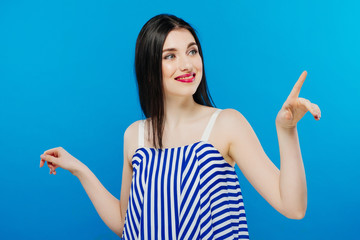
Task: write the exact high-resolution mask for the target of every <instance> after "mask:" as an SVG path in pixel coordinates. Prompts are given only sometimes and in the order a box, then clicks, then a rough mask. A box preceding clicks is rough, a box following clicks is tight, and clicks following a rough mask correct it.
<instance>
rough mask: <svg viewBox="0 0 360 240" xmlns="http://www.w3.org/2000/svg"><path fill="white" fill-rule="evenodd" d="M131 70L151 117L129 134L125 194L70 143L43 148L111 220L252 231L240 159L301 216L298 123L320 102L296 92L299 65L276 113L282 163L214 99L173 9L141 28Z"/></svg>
mask: <svg viewBox="0 0 360 240" xmlns="http://www.w3.org/2000/svg"><path fill="white" fill-rule="evenodd" d="M135 54H136V56H135V68H136V77H137V82H138V89H139V97H140V103H141V107H142V110H143V112H144V114H145V116H146V119H145V120H140V121H136V122H134V123H133V124H131V125H130V126H129V127H128V128H127V130H126V131H125V134H124V167H123V177H122V187H121V199H120V201H119V200H118V199H116V198H115V197H114V196H112V195H111V194H110V193H109V192H108V191H107V190H106V189H105V188H104V187H103V186H102V184H101V183H100V182H99V180H98V179H97V178H96V177H95V175H94V174H93V173H92V172H91V171H90V170H89V169H88V168H87V167H86V166H85V165H84V164H83V163H81V162H80V161H79V160H77V159H75V158H74V157H72V156H71V155H70V154H69V153H68V152H66V151H65V150H64V149H62V148H61V147H60V148H54V149H50V150H47V151H45V152H44V154H42V155H41V161H40V167H42V166H43V165H44V163H45V161H46V162H47V164H48V167H49V168H50V174H56V168H57V167H61V168H63V169H67V170H69V171H70V172H71V173H72V174H74V175H75V176H77V177H78V178H79V180H80V182H81V184H82V185H83V187H84V189H85V190H86V192H87V194H88V195H89V197H90V199H91V201H92V203H93V204H94V206H95V208H96V210H97V212H98V213H99V215H100V217H101V218H102V219H103V221H104V222H105V223H106V224H107V226H108V227H109V228H110V229H111V230H112V231H114V232H115V233H116V234H118V235H119V236H123V238H124V239H137V238H140V237H141V238H142V237H145V238H150V239H170V238H179V239H195V238H201V239H208V238H213V239H226V238H229V239H233V238H243V239H248V238H249V234H248V228H247V222H246V215H245V209H244V204H243V199H242V195H241V190H240V186H239V182H238V179H237V176H236V173H235V171H234V166H235V164H237V165H238V166H239V168H240V169H241V171H242V172H243V174H244V175H245V177H246V178H247V179H248V180H249V182H250V183H251V184H252V185H253V186H254V187H255V189H256V190H257V191H258V192H259V193H260V194H261V195H262V196H263V197H264V198H265V199H266V200H267V201H268V202H269V203H270V204H271V205H272V206H273V207H274V208H275V209H276V210H277V211H279V212H280V213H281V214H283V215H284V216H286V217H288V218H292V219H301V218H303V217H304V215H305V212H306V205H307V189H306V179H305V171H304V166H303V162H302V158H301V152H300V147H299V140H298V136H297V128H296V124H297V122H298V121H299V120H300V119H301V118H302V117H303V116H304V114H305V113H306V112H307V111H310V113H311V114H313V116H314V117H315V119H316V120H319V119H320V115H321V114H320V109H319V107H318V106H317V105H316V104H313V103H311V102H310V101H309V100H306V99H304V98H299V97H298V95H299V92H300V89H301V86H302V84H303V82H304V80H305V78H306V72H303V73H302V74H301V76H300V78H299V80H298V81H297V83H296V84H295V86H294V88H293V90H292V91H291V93H290V95H289V97H288V98H287V100H286V101H285V103H284V105H283V106H282V108H281V110H280V111H279V113H278V115H277V117H276V129H277V133H278V138H279V146H280V156H281V171H279V169H278V168H277V167H276V166H275V165H274V164H273V163H272V162H271V160H270V159H269V158H268V157H267V155H266V154H265V152H264V150H263V149H262V147H261V145H260V142H259V140H258V138H257V137H256V135H255V133H254V131H253V129H252V128H251V126H250V124H249V123H248V122H247V120H246V119H245V117H244V116H243V115H242V114H241V113H239V112H238V111H236V110H233V109H225V110H222V111H221V110H220V109H216V108H214V107H213V104H212V100H211V97H210V94H209V93H208V90H207V85H206V78H205V73H204V65H203V55H202V50H201V46H200V42H199V40H198V38H197V36H196V33H195V31H194V30H193V28H192V27H191V26H190V25H189V24H188V23H186V22H185V21H183V20H182V19H179V18H177V17H175V16H173V15H165V14H162V15H158V16H155V17H153V18H152V19H150V20H149V21H148V22H147V23H146V24H145V25H144V26H143V28H142V29H141V31H140V33H139V36H138V39H137V43H136V53H135Z"/></svg>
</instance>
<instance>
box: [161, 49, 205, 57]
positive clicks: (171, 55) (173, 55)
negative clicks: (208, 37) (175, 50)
mask: <svg viewBox="0 0 360 240" xmlns="http://www.w3.org/2000/svg"><path fill="white" fill-rule="evenodd" d="M191 52H194V54H192V56H194V55H195V54H197V53H198V50H196V49H192V50H190V51H189V54H190V53H191ZM170 57H175V54H168V55H166V56H165V57H164V59H172V58H170Z"/></svg>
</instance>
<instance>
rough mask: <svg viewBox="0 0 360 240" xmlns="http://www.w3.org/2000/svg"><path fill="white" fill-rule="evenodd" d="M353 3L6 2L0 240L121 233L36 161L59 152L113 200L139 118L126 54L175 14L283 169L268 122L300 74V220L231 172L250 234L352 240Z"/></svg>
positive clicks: (216, 88) (65, 179)
mask: <svg viewBox="0 0 360 240" xmlns="http://www.w3.org/2000/svg"><path fill="white" fill-rule="evenodd" d="M359 10H360V4H359V3H358V2H357V1H310V0H305V1H304V0H303V1H261V2H259V1H243V0H232V1H174V2H169V1H133V2H132V3H129V2H128V1H126V2H125V1H115V0H112V1H90V0H88V1H73V0H66V1H65V0H64V1H46V0H43V1H40V0H34V1H20V0H19V1H16V0H14V1H5V0H2V1H1V2H0V81H1V86H0V107H1V110H0V114H1V115H0V159H1V167H0V184H1V185H0V191H1V200H0V201H1V204H0V216H1V217H0V238H1V239H53V240H55V239H65V238H66V239H94V240H95V239H97V240H100V239H118V238H117V236H116V235H115V234H114V233H112V232H111V230H109V229H108V228H107V226H106V225H105V224H104V223H103V222H102V220H101V219H100V217H99V216H98V214H97V212H96V210H95V208H94V207H93V205H92V203H91V202H90V200H89V198H88V196H87V195H86V193H85V191H84V189H83V188H82V186H81V184H80V182H79V181H78V180H77V179H76V177H74V176H73V175H72V174H71V173H69V172H67V171H65V170H62V169H58V170H57V172H58V173H57V175H56V176H54V175H49V171H48V169H47V167H44V168H41V169H40V168H39V161H40V157H39V156H40V154H42V153H43V152H44V151H45V150H47V149H49V148H54V147H58V146H62V147H64V148H65V149H66V150H67V151H69V152H70V153H71V154H72V155H73V156H75V157H76V158H78V159H80V160H81V161H82V162H84V163H85V164H86V165H87V166H88V167H89V168H90V169H91V170H92V171H93V172H94V173H95V175H96V176H97V177H98V178H99V180H100V181H101V182H102V184H103V185H104V186H105V187H106V188H107V189H108V190H109V191H110V192H111V193H112V194H113V195H114V196H116V197H117V198H119V196H120V188H121V174H122V166H123V155H122V154H123V133H124V131H125V129H126V128H127V126H128V125H130V124H131V123H132V122H134V121H136V120H138V119H140V118H142V114H141V110H140V106H139V101H138V96H137V89H136V84H135V77H134V69H133V62H134V48H135V41H136V37H137V34H138V33H139V31H140V29H141V27H142V25H143V24H144V23H145V22H146V21H147V20H148V19H150V18H151V17H152V16H154V15H156V14H159V13H172V14H175V15H177V16H179V17H181V18H183V19H185V20H186V21H188V22H189V23H191V24H192V25H193V26H194V27H195V28H196V29H197V30H198V33H199V37H200V41H201V43H202V46H203V51H204V62H205V69H206V74H207V77H208V83H209V87H210V91H211V94H212V96H213V99H214V100H215V103H216V105H217V107H219V108H234V109H237V110H238V111H240V112H241V113H242V114H243V115H244V116H245V117H246V118H247V120H248V121H249V122H250V124H251V125H252V127H253V129H254V130H255V132H256V134H257V136H258V138H259V140H260V142H261V143H262V146H263V148H264V150H265V152H266V153H267V155H268V156H269V158H270V159H271V160H272V161H273V162H274V163H275V164H276V165H277V166H278V167H280V159H279V147H278V141H277V134H276V128H275V117H276V115H277V112H278V111H279V110H280V108H281V106H282V104H283V103H284V101H285V100H286V98H287V96H288V94H289V93H290V91H291V89H292V87H293V85H294V84H295V82H296V81H297V79H298V77H299V76H300V74H301V72H302V71H303V70H307V71H308V77H307V79H306V81H305V83H304V85H303V88H302V90H301V93H300V97H304V98H307V99H309V100H310V101H311V102H314V103H316V104H318V105H319V107H320V108H321V110H322V118H321V120H320V121H315V120H314V118H313V117H312V116H311V114H310V113H307V114H306V115H305V116H304V118H303V119H302V120H301V121H300V122H299V124H298V132H299V139H300V146H301V150H302V156H303V160H304V165H305V171H306V176H307V186H308V209H307V213H306V216H305V218H304V219H302V220H300V221H299V220H291V219H287V218H286V217H284V216H282V215H281V214H280V213H278V212H277V211H276V210H274V209H273V208H272V207H271V206H270V205H269V204H268V203H267V202H266V201H265V200H264V199H263V198H262V197H261V196H260V195H259V194H258V193H257V192H256V191H255V190H254V188H253V187H252V186H251V185H250V184H249V182H248V181H247V180H246V179H245V178H244V176H243V175H242V173H241V172H240V171H239V169H237V173H238V175H239V181H240V184H241V187H242V191H243V195H244V201H245V208H246V212H247V217H248V226H249V233H250V236H251V238H252V239H255V240H261V239H356V235H355V234H356V233H357V234H358V227H359V217H358V216H359V215H360V210H359V209H360V208H359V205H358V204H359V202H360V201H359V200H360V195H359V191H358V190H359V186H358V184H359V177H358V176H359V167H360V165H359V162H360V161H359V160H360V153H359V150H358V149H359V134H360V127H359V117H360V115H359V100H358V99H359V93H360V91H359V90H360V83H359V80H360V79H359V75H360V72H359V69H360V67H359V56H360V47H359V46H360V44H359V42H360V31H359V23H360V17H359Z"/></svg>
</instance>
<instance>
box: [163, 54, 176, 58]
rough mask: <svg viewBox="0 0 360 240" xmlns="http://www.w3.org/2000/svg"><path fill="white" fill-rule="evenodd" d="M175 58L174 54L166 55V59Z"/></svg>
mask: <svg viewBox="0 0 360 240" xmlns="http://www.w3.org/2000/svg"><path fill="white" fill-rule="evenodd" d="M174 57H175V55H174V54H168V55H165V57H164V59H173V58H174Z"/></svg>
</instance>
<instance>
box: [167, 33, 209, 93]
mask: <svg viewBox="0 0 360 240" xmlns="http://www.w3.org/2000/svg"><path fill="white" fill-rule="evenodd" d="M162 75H163V84H164V91H165V96H192V95H193V94H194V93H195V92H196V89H197V88H198V86H199V84H200V81H201V78H202V59H201V56H200V54H199V51H198V47H197V45H196V42H195V39H194V37H193V35H192V34H191V33H190V32H189V31H188V30H186V29H183V28H180V29H175V30H172V31H171V32H170V33H169V34H168V35H167V37H166V39H165V43H164V46H163V53H162Z"/></svg>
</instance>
